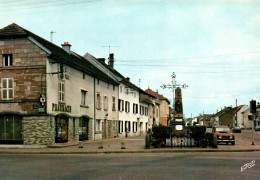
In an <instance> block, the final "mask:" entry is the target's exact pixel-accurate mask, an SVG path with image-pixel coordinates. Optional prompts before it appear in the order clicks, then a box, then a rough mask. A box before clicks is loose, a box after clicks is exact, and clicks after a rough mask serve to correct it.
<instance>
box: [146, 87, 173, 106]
mask: <svg viewBox="0 0 260 180" xmlns="http://www.w3.org/2000/svg"><path fill="white" fill-rule="evenodd" d="M145 92H146V93H148V94H150V95H152V96H153V97H155V98H156V92H154V91H153V90H151V89H150V88H148V89H146V90H145ZM158 98H159V99H162V100H166V101H167V102H168V103H169V104H170V101H169V100H168V99H167V98H166V97H164V96H163V95H162V94H158Z"/></svg>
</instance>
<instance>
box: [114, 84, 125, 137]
mask: <svg viewBox="0 0 260 180" xmlns="http://www.w3.org/2000/svg"><path fill="white" fill-rule="evenodd" d="M119 86H120V84H119V85H118V89H117V95H118V96H117V99H116V100H115V106H116V107H115V109H117V125H118V124H119V109H118V105H116V102H117V103H118V99H119V89H120V88H119ZM122 124H123V127H124V123H123V122H122ZM120 126H121V123H120ZM121 127H122V126H121ZM121 127H118V128H117V137H119V132H118V130H119V129H120V128H121ZM122 130H123V129H122Z"/></svg>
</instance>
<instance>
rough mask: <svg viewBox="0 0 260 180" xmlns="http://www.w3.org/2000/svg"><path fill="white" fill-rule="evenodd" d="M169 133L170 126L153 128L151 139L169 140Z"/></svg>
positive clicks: (170, 130) (170, 131)
mask: <svg viewBox="0 0 260 180" xmlns="http://www.w3.org/2000/svg"><path fill="white" fill-rule="evenodd" d="M171 133H172V127H171V126H154V127H153V137H154V138H160V139H166V138H170V135H171Z"/></svg>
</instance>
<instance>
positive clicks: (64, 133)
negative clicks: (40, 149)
mask: <svg viewBox="0 0 260 180" xmlns="http://www.w3.org/2000/svg"><path fill="white" fill-rule="evenodd" d="M55 132H56V135H55V143H64V142H68V117H65V116H57V117H56V131H55Z"/></svg>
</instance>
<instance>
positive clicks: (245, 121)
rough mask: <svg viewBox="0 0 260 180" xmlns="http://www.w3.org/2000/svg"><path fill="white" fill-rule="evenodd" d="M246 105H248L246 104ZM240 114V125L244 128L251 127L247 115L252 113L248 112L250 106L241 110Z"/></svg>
mask: <svg viewBox="0 0 260 180" xmlns="http://www.w3.org/2000/svg"><path fill="white" fill-rule="evenodd" d="M247 107H248V106H247ZM241 114H242V123H241V124H242V125H243V127H244V128H245V129H251V128H252V121H251V120H249V119H248V115H252V114H251V113H250V108H249V107H248V108H247V109H245V110H244V111H242V112H241Z"/></svg>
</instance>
